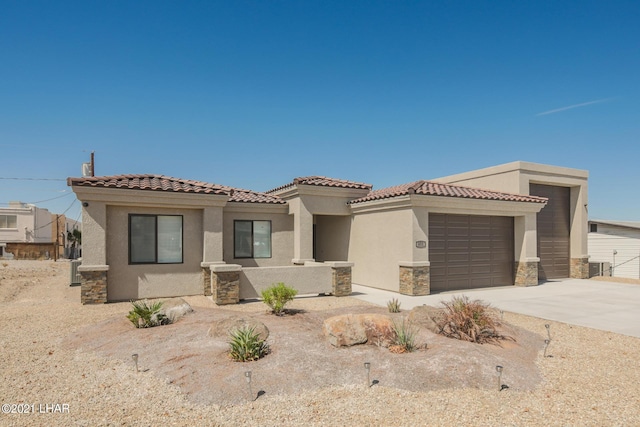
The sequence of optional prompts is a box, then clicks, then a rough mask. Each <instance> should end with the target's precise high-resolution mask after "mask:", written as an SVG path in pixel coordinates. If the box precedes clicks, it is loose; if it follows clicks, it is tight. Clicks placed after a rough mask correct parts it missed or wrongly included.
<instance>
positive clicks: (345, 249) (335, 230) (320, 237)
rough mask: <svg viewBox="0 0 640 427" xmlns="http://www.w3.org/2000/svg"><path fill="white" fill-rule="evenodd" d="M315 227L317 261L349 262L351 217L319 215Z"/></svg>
mask: <svg viewBox="0 0 640 427" xmlns="http://www.w3.org/2000/svg"><path fill="white" fill-rule="evenodd" d="M315 225H316V261H319V262H324V261H347V260H348V258H349V235H350V233H351V217H350V216H328V215H317V216H316V217H315Z"/></svg>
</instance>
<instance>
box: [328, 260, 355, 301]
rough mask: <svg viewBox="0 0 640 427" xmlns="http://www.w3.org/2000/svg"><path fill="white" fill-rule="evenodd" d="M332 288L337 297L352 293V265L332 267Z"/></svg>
mask: <svg viewBox="0 0 640 427" xmlns="http://www.w3.org/2000/svg"><path fill="white" fill-rule="evenodd" d="M331 289H332V291H331V292H332V293H333V296H336V297H346V296H349V295H351V267H331Z"/></svg>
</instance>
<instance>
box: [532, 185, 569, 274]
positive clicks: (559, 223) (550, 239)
mask: <svg viewBox="0 0 640 427" xmlns="http://www.w3.org/2000/svg"><path fill="white" fill-rule="evenodd" d="M529 192H530V194H531V195H533V196H542V197H547V198H549V202H548V203H547V206H545V207H544V208H542V210H541V211H540V212H539V213H538V218H537V221H536V222H537V227H538V256H539V257H540V264H538V279H539V280H546V279H558V278H564V277H569V234H570V233H569V231H570V230H569V196H570V189H569V188H568V187H557V186H554V185H542V184H531V186H530V189H529Z"/></svg>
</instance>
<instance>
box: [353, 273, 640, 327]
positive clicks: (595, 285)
mask: <svg viewBox="0 0 640 427" xmlns="http://www.w3.org/2000/svg"><path fill="white" fill-rule="evenodd" d="M463 294H464V295H467V296H468V297H469V298H470V299H480V300H483V301H486V302H488V303H490V304H491V305H492V306H493V307H496V308H499V309H501V310H504V311H511V312H514V313H521V314H526V315H529V316H535V317H539V318H542V319H548V320H556V321H559V322H564V323H569V324H572V325H579V326H586V327H589V328H594V329H601V330H605V331H611V332H616V333H619V334H623V335H630V336H634V337H638V338H640V285H633V284H624V283H614V282H601V281H595V280H580V279H564V280H552V281H549V282H545V283H542V284H540V285H538V286H531V287H528V288H521V287H515V286H508V287H500V288H487V289H478V290H468V291H464V292H445V293H440V294H435V295H427V296H423V297H412V296H406V295H400V294H398V293H395V292H389V291H383V290H380V289H374V288H368V287H366V286H360V285H353V294H352V296H353V297H355V298H358V299H361V300H363V301H368V302H371V303H374V304H377V305H381V306H386V304H387V301H389V300H391V299H392V298H397V299H398V300H399V301H400V302H401V308H402V309H411V308H413V307H415V306H418V305H422V304H427V305H433V306H439V305H440V302H441V301H443V300H445V301H446V300H450V299H451V297H453V296H454V295H463Z"/></svg>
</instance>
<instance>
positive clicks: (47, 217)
mask: <svg viewBox="0 0 640 427" xmlns="http://www.w3.org/2000/svg"><path fill="white" fill-rule="evenodd" d="M51 233H52V221H51V212H49V211H48V210H47V209H42V208H39V207H37V206H35V205H30V204H27V203H22V202H9V207H7V208H0V242H1V243H18V242H22V243H47V242H51Z"/></svg>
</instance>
